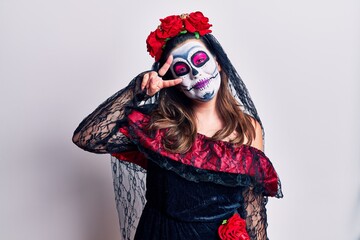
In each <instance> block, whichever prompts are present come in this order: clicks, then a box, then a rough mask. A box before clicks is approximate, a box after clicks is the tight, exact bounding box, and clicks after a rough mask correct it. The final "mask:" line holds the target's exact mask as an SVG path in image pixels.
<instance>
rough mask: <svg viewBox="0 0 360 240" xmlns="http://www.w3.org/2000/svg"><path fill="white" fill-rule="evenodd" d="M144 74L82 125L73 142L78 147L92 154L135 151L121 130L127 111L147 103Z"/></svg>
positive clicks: (104, 103) (116, 94)
mask: <svg viewBox="0 0 360 240" xmlns="http://www.w3.org/2000/svg"><path fill="white" fill-rule="evenodd" d="M144 74H145V72H143V73H141V74H139V75H138V76H136V77H135V78H134V79H133V80H132V81H131V82H130V83H129V85H128V86H127V87H125V88H123V89H121V90H120V91H118V92H116V93H115V94H114V95H112V96H111V97H109V98H108V99H107V100H106V101H105V102H103V103H102V104H101V105H99V106H98V107H97V108H96V109H95V110H94V111H93V112H92V113H91V114H90V115H89V116H87V117H86V118H85V119H84V120H83V121H82V122H81V123H80V124H79V126H78V127H77V128H76V130H75V131H74V134H73V138H72V141H73V142H74V143H75V144H76V145H77V146H78V147H80V148H82V149H84V150H85V151H89V152H93V153H118V152H123V151H125V150H132V148H133V149H134V148H135V147H134V146H133V144H131V142H130V141H129V139H128V138H127V137H126V136H124V135H123V134H121V133H120V132H119V131H118V129H119V128H120V127H121V123H123V122H125V121H124V118H125V116H126V109H127V107H132V106H138V105H139V104H140V103H141V102H142V101H144V100H146V99H145V98H146V94H145V93H144V92H143V91H141V87H140V86H141V81H142V77H143V75H144Z"/></svg>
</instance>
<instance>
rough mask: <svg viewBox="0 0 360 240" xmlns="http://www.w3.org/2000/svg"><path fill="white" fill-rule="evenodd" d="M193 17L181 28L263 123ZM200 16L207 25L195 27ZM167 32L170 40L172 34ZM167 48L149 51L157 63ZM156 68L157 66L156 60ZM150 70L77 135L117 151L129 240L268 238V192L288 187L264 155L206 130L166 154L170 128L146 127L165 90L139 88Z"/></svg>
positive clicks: (120, 202)
mask: <svg viewBox="0 0 360 240" xmlns="http://www.w3.org/2000/svg"><path fill="white" fill-rule="evenodd" d="M192 14H193V15H191V14H190V15H185V16H184V15H180V16H178V17H179V18H180V19H181V21H183V25H182V28H180V30H181V31H184V29H185V30H187V31H188V32H191V30H194V32H196V33H197V34H198V35H199V37H202V38H205V39H206V41H207V42H208V43H209V45H210V46H211V47H212V48H214V49H215V52H216V57H217V60H218V61H219V63H220V65H221V66H222V71H224V72H225V73H226V76H227V77H228V79H229V85H228V87H229V89H230V91H231V92H232V93H233V95H234V97H235V98H236V99H237V100H238V102H239V103H240V104H241V106H242V110H243V111H244V112H245V113H246V114H249V115H251V116H252V117H253V118H254V119H256V120H257V121H258V122H259V123H260V124H261V121H260V118H259V116H258V114H257V111H256V108H255V106H254V104H253V102H252V101H251V98H250V96H249V93H248V91H247V89H246V87H245V85H244V83H243V82H242V80H241V78H240V76H239V75H238V74H237V72H236V70H235V69H234V68H233V66H232V64H231V63H230V61H229V59H228V58H227V56H226V54H225V52H224V51H223V49H222V48H221V46H220V44H219V43H218V42H217V41H216V39H215V38H214V36H212V35H211V34H210V32H211V31H210V32H209V31H206V29H208V28H209V26H211V25H209V24H208V23H207V21H206V19H207V18H205V17H204V16H203V15H202V14H201V13H200V12H196V13H192ZM192 16H193V17H192ZM171 17H172V19H173V18H174V17H175V18H176V19H177V20H176V21H179V18H177V17H176V16H171ZM204 18H205V20H204ZM199 19H200V20H202V22H203V23H204V24H205V25H206V24H208V25H207V27H203V28H202V26H204V25H200V26H195V27H194V26H193V25H191V23H193V22H198V20H199ZM167 20H168V19H167V18H165V19H162V22H163V23H164V22H165V23H166V22H167ZM184 20H187V21H188V22H190V23H184ZM195 20H196V21H195ZM186 24H187V27H186ZM189 24H190V25H189ZM164 25H165V24H164ZM163 27H164V26H163ZM199 29H200V30H199ZM195 30H198V31H195ZM175 33H176V34H175ZM175 33H174V34H175V35H174V36H176V35H177V34H180V33H179V31H178V32H176V31H175ZM162 34H163V35H164V36H162V37H164V39H165V38H168V37H169V36H166V34H164V33H162ZM181 34H183V33H181ZM153 35H154V34H153ZM150 36H151V34H150ZM152 37H155V38H156V36H152ZM157 37H158V38H159V39H157V41H163V40H162V39H161V36H157ZM170 37H171V36H170ZM148 40H149V39H148ZM165 42H166V41H165V40H164V43H165ZM148 44H149V43H148ZM150 45H151V44H150ZM150 47H151V46H150ZM162 49H163V48H162V47H161V48H157V49H155V50H154V49H149V45H148V50H149V52H150V53H151V51H153V52H152V56H154V57H155V60H156V63H157V62H159V61H161V60H160V58H161V53H159V52H158V51H162ZM154 70H158V65H157V64H154ZM143 75H144V73H141V74H139V75H138V76H136V77H135V78H134V79H133V80H132V81H131V82H130V83H129V85H128V86H127V87H125V88H124V89H122V90H120V91H118V92H117V93H115V94H114V95H113V96H111V97H110V98H108V99H107V100H106V101H105V102H104V103H102V104H101V105H100V106H99V107H98V108H97V109H95V111H94V112H93V113H91V114H90V115H89V116H88V117H86V118H85V119H84V120H83V121H82V122H81V123H80V125H79V126H78V128H77V129H76V130H75V132H74V137H73V141H74V143H75V144H77V145H78V146H79V147H81V148H83V149H84V150H86V151H90V152H94V153H110V154H111V156H112V170H113V178H114V189H115V197H116V203H117V208H118V213H119V218H120V226H121V235H122V237H123V239H133V238H135V239H144V240H146V239H168V240H170V239H171V240H176V239H179V240H180V239H186V240H192V239H194V240H195V239H206V240H212V239H213V240H215V239H252V240H254V239H261V240H262V239H267V234H266V227H267V216H266V208H265V205H266V202H267V197H268V196H275V197H282V192H281V186H280V180H279V178H278V175H277V173H276V171H275V169H274V167H273V165H272V163H271V162H270V160H269V159H268V158H267V157H266V156H265V154H264V152H262V151H261V150H258V149H256V148H254V147H251V146H248V145H237V144H233V143H231V142H225V141H219V140H212V139H211V138H209V137H206V136H205V135H202V134H197V135H196V138H195V142H194V144H193V146H192V148H191V150H190V151H188V152H186V153H172V152H169V151H167V150H166V149H165V148H164V146H163V144H162V140H163V138H164V135H165V134H166V129H161V130H157V131H151V132H149V131H148V130H147V125H148V123H149V121H150V118H151V113H152V111H153V110H154V109H156V107H157V103H158V95H155V96H153V97H149V96H147V95H146V94H145V93H144V92H143V91H142V90H141V89H140V84H141V81H142V77H143ZM261 126H262V125H261ZM135 232H136V233H135Z"/></svg>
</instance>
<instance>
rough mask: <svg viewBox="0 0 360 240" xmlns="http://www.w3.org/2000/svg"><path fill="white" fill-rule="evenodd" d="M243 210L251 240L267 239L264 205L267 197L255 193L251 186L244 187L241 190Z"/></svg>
mask: <svg viewBox="0 0 360 240" xmlns="http://www.w3.org/2000/svg"><path fill="white" fill-rule="evenodd" d="M243 199H244V210H245V220H246V228H247V232H248V234H249V236H250V239H251V240H268V238H267V233H266V228H267V215H266V208H265V205H266V203H267V197H264V196H263V194H261V193H256V192H255V191H254V189H253V188H246V190H245V191H244V192H243Z"/></svg>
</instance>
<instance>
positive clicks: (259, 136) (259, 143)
mask: <svg viewBox="0 0 360 240" xmlns="http://www.w3.org/2000/svg"><path fill="white" fill-rule="evenodd" d="M250 119H251V123H252V125H253V127H254V129H255V138H254V140H253V141H252V143H251V146H252V147H255V148H257V149H260V150H261V151H264V145H263V132H262V128H261V125H260V123H259V122H258V121H256V120H255V119H254V118H253V117H250Z"/></svg>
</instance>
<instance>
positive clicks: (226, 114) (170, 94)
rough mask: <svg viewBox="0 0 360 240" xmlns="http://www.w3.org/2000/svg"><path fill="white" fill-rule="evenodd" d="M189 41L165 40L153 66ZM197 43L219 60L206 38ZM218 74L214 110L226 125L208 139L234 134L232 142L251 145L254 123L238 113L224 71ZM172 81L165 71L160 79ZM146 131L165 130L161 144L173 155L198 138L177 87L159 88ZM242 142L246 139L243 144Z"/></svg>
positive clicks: (189, 106) (190, 36) (189, 108)
mask: <svg viewBox="0 0 360 240" xmlns="http://www.w3.org/2000/svg"><path fill="white" fill-rule="evenodd" d="M188 39H196V38H195V37H194V34H183V35H179V36H177V37H174V38H172V39H170V40H169V41H167V42H166V45H165V49H164V51H163V54H162V56H161V58H160V60H159V62H156V63H155V64H158V67H157V68H159V67H160V66H162V65H163V64H164V63H165V61H166V59H167V57H168V56H169V54H170V52H171V50H172V49H174V48H175V47H176V46H178V45H179V44H181V43H182V42H184V41H186V40H188ZM198 40H200V41H202V42H203V43H204V44H205V46H206V47H207V49H208V50H209V51H210V52H211V53H212V54H213V55H214V57H215V58H217V57H218V56H217V55H216V54H215V52H219V51H216V49H214V47H213V46H212V44H211V43H210V42H209V41H208V40H207V38H205V37H200V39H198ZM218 48H219V47H218ZM219 64H220V67H221V69H222V70H223V69H225V68H224V67H226V66H223V65H222V62H221V61H220V62H219ZM224 64H225V63H224ZM155 70H156V68H155ZM220 74H221V85H220V89H219V91H218V93H217V98H216V107H217V109H218V111H219V115H220V117H221V120H222V121H223V122H224V123H226V124H225V127H224V128H222V129H220V130H219V131H217V132H216V133H215V134H214V136H212V137H211V139H213V140H223V139H225V138H226V137H228V136H230V135H231V134H232V133H234V132H235V133H236V136H235V138H234V139H231V142H233V143H236V144H249V145H250V144H251V143H252V141H253V140H254V139H255V128H254V125H253V124H252V121H254V120H253V119H252V118H251V117H250V116H249V115H247V114H245V113H244V112H243V111H242V110H241V106H240V104H239V103H238V101H237V100H236V99H235V98H234V97H233V95H232V94H231V92H230V89H229V85H228V77H227V76H226V74H225V71H221V72H220ZM172 78H173V76H172V74H171V71H168V72H167V73H166V74H165V75H164V77H163V79H172ZM148 129H149V130H150V131H156V130H159V129H166V130H165V132H166V134H165V137H164V139H163V144H164V147H165V149H167V150H168V151H170V152H176V153H185V152H187V151H189V150H190V149H191V146H192V144H193V143H194V141H195V139H196V135H197V128H196V121H195V113H194V111H193V109H192V100H191V99H189V98H188V97H187V96H185V94H184V93H183V92H182V91H181V90H179V89H178V88H177V87H171V88H164V89H161V90H160V92H159V103H158V108H157V109H156V110H154V111H153V113H152V115H151V121H150V124H149V126H148ZM245 139H247V141H246V142H245Z"/></svg>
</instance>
